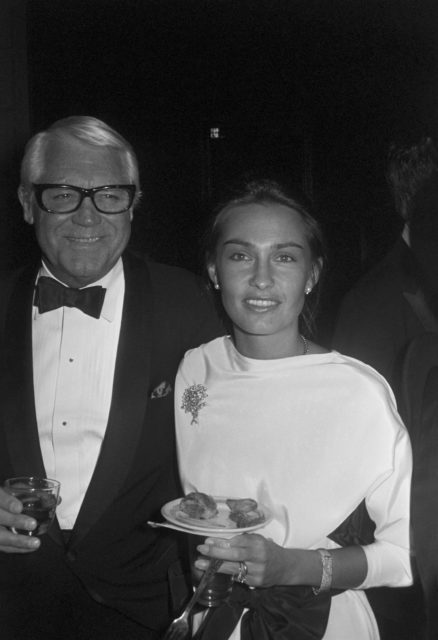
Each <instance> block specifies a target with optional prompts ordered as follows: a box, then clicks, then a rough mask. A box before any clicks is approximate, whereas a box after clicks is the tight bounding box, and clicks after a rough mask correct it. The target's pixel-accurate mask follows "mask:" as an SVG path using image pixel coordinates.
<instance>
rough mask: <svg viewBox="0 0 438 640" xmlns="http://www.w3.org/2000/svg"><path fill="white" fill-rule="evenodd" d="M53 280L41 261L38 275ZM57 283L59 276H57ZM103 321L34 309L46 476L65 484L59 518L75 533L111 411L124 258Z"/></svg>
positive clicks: (71, 311) (109, 280)
mask: <svg viewBox="0 0 438 640" xmlns="http://www.w3.org/2000/svg"><path fill="white" fill-rule="evenodd" d="M46 275H48V276H50V277H54V276H53V274H51V273H50V271H49V269H48V268H47V266H46V265H45V264H44V263H43V265H42V267H41V269H40V272H39V274H38V278H39V277H40V276H46ZM55 279H56V278H55ZM96 285H101V286H102V287H105V288H106V290H107V291H106V294H105V300H104V304H103V307H102V313H101V316H100V318H99V319H96V318H92V317H91V316H88V315H86V314H85V313H83V312H82V311H80V310H79V309H76V308H69V307H61V308H59V309H55V310H54V311H49V312H46V313H43V314H40V313H39V312H38V309H37V307H33V323H32V343H33V375H34V389H35V406H36V416H37V422H38V432H39V438H40V445H41V451H42V456H43V461H44V466H45V469H46V474H47V477H49V478H54V479H56V480H59V481H60V483H61V491H60V495H61V497H62V501H61V504H60V505H59V507H58V509H57V517H58V520H59V523H60V526H61V528H62V529H71V528H72V527H73V525H74V523H75V520H76V517H77V515H78V513H79V509H80V507H81V504H82V501H83V499H84V496H85V493H86V491H87V488H88V485H89V482H90V479H91V476H92V474H93V471H94V468H95V466H96V462H97V459H98V456H99V452H100V448H101V445H102V441H103V438H104V435H105V430H106V426H107V422H108V415H109V410H110V405H111V396H112V387H113V379H114V367H115V360H116V353H117V345H118V341H119V333H120V325H121V317H122V307H123V297H124V291H125V281H124V277H123V264H122V260H121V259H119V260H118V262H117V263H116V264H115V266H114V267H113V268H112V269H111V271H110V272H109V273H107V274H106V275H105V276H104V277H103V278H102V279H101V280H98V281H97V282H93V284H92V285H90V286H96Z"/></svg>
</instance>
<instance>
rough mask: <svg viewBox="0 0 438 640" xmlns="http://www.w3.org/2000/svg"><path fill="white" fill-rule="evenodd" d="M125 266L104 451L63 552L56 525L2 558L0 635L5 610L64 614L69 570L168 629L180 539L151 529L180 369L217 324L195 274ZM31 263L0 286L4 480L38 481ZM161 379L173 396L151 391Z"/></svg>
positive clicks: (169, 495) (166, 485)
mask: <svg viewBox="0 0 438 640" xmlns="http://www.w3.org/2000/svg"><path fill="white" fill-rule="evenodd" d="M123 263H124V274H125V298H124V306H123V315H122V325H121V331H120V339H119V345H118V351H117V360H116V368H115V377H114V387H113V396H112V403H111V408H110V413H109V418H108V425H107V429H106V433H105V437H104V440H103V444H102V449H101V453H100V455H99V459H98V461H97V465H96V468H95V471H94V474H93V477H92V479H91V482H90V485H89V488H88V491H87V493H86V495H85V498H84V501H83V504H82V507H81V510H80V512H79V515H78V518H77V521H76V523H75V526H74V529H73V532H72V535H71V538H70V541H69V543H68V545H65V544H64V542H63V537H62V534H61V531H60V529H59V526H58V524H57V522H55V523H54V525H52V527H51V529H50V530H49V532H48V533H47V534H46V535H45V536H43V538H42V545H41V548H40V549H39V550H38V551H36V552H34V553H31V554H26V555H19V554H5V553H2V554H0V628H1V629H4V628H5V627H4V624H2V615H5V611H6V610H7V611H9V612H10V616H11V617H10V618H7V619H8V620H9V619H12V616H13V615H14V612H15V613H16V612H18V611H21V609H20V606H21V605H20V604H19V602H20V601H21V602H26V600H27V602H28V603H30V602H32V607H33V610H34V611H37V610H39V611H40V612H41V611H44V607H47V606H50V610H51V611H53V608H54V602H55V601H56V602H57V603H58V604H57V606H58V609H59V611H60V612H61V611H62V603H61V602H60V600H62V598H63V599H64V600H66V599H68V593H65V592H64V591H63V589H64V588H65V589H67V590H68V587H67V586H66V585H67V583H68V580H70V579H71V576H72V575H73V576H74V577H75V579H76V578H77V579H78V580H79V581H80V582H81V584H83V585H84V586H85V588H86V590H87V591H88V593H89V594H90V595H91V596H92V597H93V598H94V599H95V600H97V601H99V602H101V603H104V604H106V605H108V606H110V607H114V608H116V609H118V610H119V611H121V612H123V613H125V614H126V615H127V616H129V617H132V618H133V619H135V620H137V621H139V622H140V623H142V624H144V625H145V626H146V627H149V628H151V629H161V628H162V627H163V626H165V625H166V624H167V622H168V618H169V615H170V610H171V608H172V594H173V595H174V596H175V594H177V595H176V597H178V593H179V591H178V587H179V586H180V584H179V583H180V582H181V584H182V576H180V569H179V565H178V559H179V558H180V555H181V550H180V548H179V547H180V542H181V537H182V536H181V534H174V533H172V532H165V531H163V530H154V529H151V528H150V527H148V526H147V524H146V522H147V521H148V520H155V519H159V518H160V507H161V506H162V505H163V504H164V503H166V502H167V501H169V500H171V499H174V498H175V497H178V496H179V495H180V494H181V489H180V486H179V481H178V474H177V467H176V460H175V446H174V421H173V384H174V377H175V374H176V370H177V366H178V364H179V362H180V360H181V358H182V356H183V354H184V352H185V351H186V350H187V349H189V348H192V347H194V346H197V345H199V344H201V343H202V342H205V341H207V340H210V339H211V338H213V337H215V336H217V335H219V334H220V333H221V332H222V329H221V325H220V323H219V321H218V319H217V316H216V314H215V312H214V310H213V307H212V305H211V302H210V300H209V297H208V294H207V290H206V288H204V287H203V286H202V285H200V283H199V282H198V280H197V278H195V276H193V275H192V274H190V273H188V272H186V271H185V270H182V269H177V268H173V267H167V266H164V265H158V264H154V263H149V262H145V261H143V260H142V259H140V258H138V257H136V256H132V255H125V256H124V258H123ZM38 266H39V265H35V266H33V267H29V268H25V269H23V270H21V271H20V272H18V273H14V274H10V275H7V276H4V277H2V279H0V301H1V302H0V304H1V307H0V366H1V378H0V482H2V481H3V480H4V479H5V478H6V477H8V476H9V477H10V476H17V475H40V476H41V475H42V476H44V475H45V470H44V464H43V460H42V456H41V450H40V446H39V438H38V430H37V423H36V416H35V406H34V393H33V374H32V327H31V324H32V312H31V310H32V300H33V291H34V283H35V277H36V273H37V269H38ZM163 382H165V383H167V385H168V386H167V388H168V389H169V388H171V393H168V394H167V395H164V396H163V395H160V393H158V394H157V393H155V394H153V390H154V389H157V388H158V387H159V386H160V384H161V383H163ZM78 384H80V380H78ZM163 386H164V387H166V385H162V386H161V387H160V389H162V388H163ZM153 396H155V397H153ZM61 494H62V488H61ZM169 576H170V577H171V579H170V580H169ZM26 610H27V611H29V609H26ZM2 612H3V614H2ZM60 615H61V613H60Z"/></svg>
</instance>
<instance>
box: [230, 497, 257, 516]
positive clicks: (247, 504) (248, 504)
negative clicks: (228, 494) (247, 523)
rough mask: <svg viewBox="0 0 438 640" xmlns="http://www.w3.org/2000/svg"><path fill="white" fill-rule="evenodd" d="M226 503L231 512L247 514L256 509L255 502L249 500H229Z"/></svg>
mask: <svg viewBox="0 0 438 640" xmlns="http://www.w3.org/2000/svg"><path fill="white" fill-rule="evenodd" d="M226 503H227V505H228V506H229V508H230V511H232V512H235V511H238V512H239V513H248V512H249V511H255V509H257V502H256V501H255V500H252V499H251V498H240V499H239V498H229V499H228V500H227V501H226Z"/></svg>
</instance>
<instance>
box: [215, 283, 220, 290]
mask: <svg viewBox="0 0 438 640" xmlns="http://www.w3.org/2000/svg"><path fill="white" fill-rule="evenodd" d="M214 288H215V289H216V291H218V290H219V289H220V286H219V282H215V283H214Z"/></svg>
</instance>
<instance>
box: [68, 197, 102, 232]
mask: <svg viewBox="0 0 438 640" xmlns="http://www.w3.org/2000/svg"><path fill="white" fill-rule="evenodd" d="M73 221H74V222H75V223H76V224H79V225H81V226H83V227H92V226H94V225H96V224H100V222H101V221H102V217H101V215H100V213H99V211H98V210H97V209H96V207H95V206H94V203H93V200H92V199H91V197H90V196H85V197H84V199H83V200H82V202H81V206H80V207H79V209H78V210H77V211H75V212H74V214H73Z"/></svg>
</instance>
